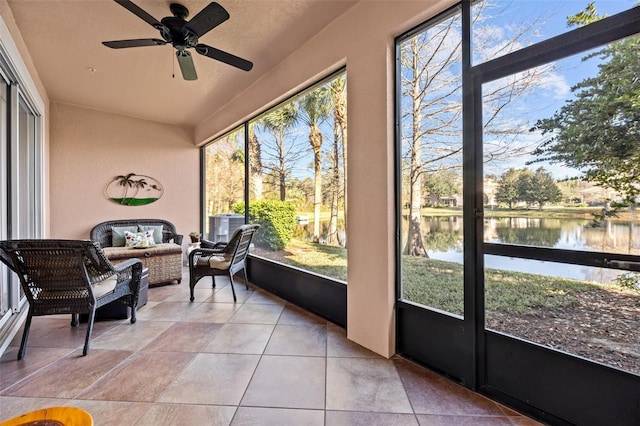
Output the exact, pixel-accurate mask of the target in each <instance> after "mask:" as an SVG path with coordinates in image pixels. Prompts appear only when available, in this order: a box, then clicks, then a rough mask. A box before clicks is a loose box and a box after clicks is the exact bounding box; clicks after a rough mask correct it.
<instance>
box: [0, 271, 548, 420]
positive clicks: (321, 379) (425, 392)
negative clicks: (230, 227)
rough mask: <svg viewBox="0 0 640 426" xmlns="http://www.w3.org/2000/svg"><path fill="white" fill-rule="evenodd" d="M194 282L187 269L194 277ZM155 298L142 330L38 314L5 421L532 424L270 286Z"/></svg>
mask: <svg viewBox="0 0 640 426" xmlns="http://www.w3.org/2000/svg"><path fill="white" fill-rule="evenodd" d="M185 272H186V271H185ZM217 283H218V285H217V287H216V289H215V290H213V289H211V287H210V285H209V284H208V282H200V283H199V285H198V287H196V300H195V301H194V302H193V303H191V302H189V285H188V276H187V275H185V276H184V279H183V281H182V284H180V285H169V286H163V287H155V288H152V289H150V290H149V302H148V303H147V305H146V306H143V307H142V308H140V309H139V311H138V321H137V322H136V323H135V324H131V323H130V322H129V321H128V320H111V321H99V322H96V324H95V326H94V332H93V339H92V344H91V351H90V352H89V355H88V356H87V357H82V356H81V355H82V345H83V344H84V333H85V331H86V324H81V325H80V326H79V327H77V328H75V329H72V328H71V327H70V326H69V318H68V317H67V316H55V317H39V318H34V320H33V323H32V326H31V333H30V336H29V341H28V346H27V353H26V356H25V359H24V360H22V361H17V360H16V355H17V350H18V346H19V339H20V336H21V334H19V335H18V336H16V338H15V339H14V340H13V342H12V344H11V346H10V347H9V348H8V349H7V351H5V353H4V355H3V356H2V358H1V359H0V421H1V420H5V419H8V418H11V417H14V416H17V415H19V414H22V413H25V412H28V411H31V410H36V409H39V408H43V407H47V406H59V405H71V406H77V407H80V408H83V409H85V410H87V411H88V412H89V413H91V415H92V416H93V419H94V423H95V424H96V425H103V426H104V425H117V426H121V425H153V426H157V425H181V426H183V425H230V424H231V425H278V426H281V425H296V426H297V425H366V426H370V425H385V426H386V425H398V426H401V425H535V424H538V423H537V422H535V421H533V420H531V419H529V418H527V417H524V416H522V415H520V414H519V413H516V412H514V411H512V410H510V409H508V408H506V407H504V406H501V405H499V404H497V403H495V402H493V401H491V400H489V399H486V398H484V397H482V396H480V395H478V394H475V393H473V392H470V391H469V390H467V389H465V388H463V387H460V386H458V385H457V384H455V383H452V382H450V381H449V380H447V379H445V378H443V377H441V376H439V375H437V374H434V373H432V372H430V371H428V370H425V369H423V368H420V367H418V366H416V365H414V364H412V363H411V362H408V361H406V360H404V359H402V358H399V357H394V358H393V359H391V360H388V359H385V358H383V357H380V356H378V355H376V354H374V353H372V352H370V351H368V350H366V349H364V348H362V347H360V346H358V345H357V344H354V343H352V342H350V341H348V340H347V339H346V333H345V331H344V329H342V328H340V327H337V326H335V325H333V324H331V323H328V322H327V321H324V320H322V319H321V318H318V317H316V316H314V315H312V314H310V313H308V312H306V311H304V310H302V309H300V308H297V307H296V306H294V305H292V304H289V303H287V302H286V301H284V300H282V299H280V298H278V297H275V296H273V295H271V294H269V293H267V292H264V291H262V290H260V289H253V288H252V289H251V290H249V291H247V290H245V288H244V285H237V286H236V292H237V293H238V302H237V303H235V304H234V303H233V299H232V296H231V289H230V288H229V287H228V285H229V284H228V281H227V282H226V283H225V281H224V278H221V277H218V278H217Z"/></svg>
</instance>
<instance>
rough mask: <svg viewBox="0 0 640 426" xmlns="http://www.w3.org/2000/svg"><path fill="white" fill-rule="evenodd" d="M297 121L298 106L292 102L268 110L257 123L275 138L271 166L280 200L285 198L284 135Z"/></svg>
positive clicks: (285, 160)
mask: <svg viewBox="0 0 640 426" xmlns="http://www.w3.org/2000/svg"><path fill="white" fill-rule="evenodd" d="M297 122H298V106H297V105H296V104H295V103H293V102H290V103H288V104H285V105H283V106H281V107H279V108H277V109H275V110H273V111H270V112H268V113H267V114H265V115H264V116H263V117H262V118H261V119H260V122H259V125H261V126H262V128H264V129H265V130H266V131H268V132H269V133H271V134H272V135H273V137H274V138H275V151H276V164H275V166H274V167H272V170H273V172H274V173H275V177H276V179H277V180H278V186H279V188H280V200H281V201H285V200H286V182H287V174H288V170H287V167H286V164H287V160H288V158H287V154H288V152H287V149H286V147H285V136H286V133H287V131H288V130H289V129H291V128H292V127H293V126H295V124H296V123H297Z"/></svg>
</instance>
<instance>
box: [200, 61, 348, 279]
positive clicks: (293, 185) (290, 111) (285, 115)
mask: <svg viewBox="0 0 640 426" xmlns="http://www.w3.org/2000/svg"><path fill="white" fill-rule="evenodd" d="M204 152H205V163H206V166H205V167H206V171H205V179H206V185H205V186H206V195H205V199H206V210H207V215H208V217H209V223H208V224H207V226H208V228H207V233H208V234H209V236H210V237H211V238H212V239H215V238H218V239H219V240H221V239H222V237H219V236H218V235H217V234H216V232H217V231H216V229H217V228H216V226H217V225H218V224H220V223H224V225H223V226H224V227H226V226H227V225H226V223H228V224H229V225H228V226H229V228H230V231H229V232H232V228H234V227H235V226H237V225H238V224H240V223H243V222H242V221H243V220H244V215H245V213H246V214H248V222H250V223H258V224H260V225H261V228H260V230H259V231H258V233H257V234H256V237H255V239H254V242H255V247H254V249H253V251H252V254H253V255H256V256H260V257H263V258H267V259H270V260H273V261H276V262H280V263H284V264H287V265H290V266H295V267H297V268H300V269H303V270H305V271H309V272H313V273H317V274H320V275H324V276H327V277H330V278H333V279H337V280H342V281H346V276H347V251H346V217H347V200H346V185H347V175H346V162H347V116H346V73H345V72H340V73H338V74H335V75H333V76H331V77H329V78H327V79H325V80H323V81H321V82H319V83H317V84H316V85H314V86H313V87H310V88H308V89H307V90H305V91H303V92H301V93H300V94H298V95H296V96H294V97H292V98H289V99H287V100H286V101H284V102H282V103H281V104H279V105H276V106H275V107H273V108H271V109H269V110H267V111H265V112H264V113H262V114H260V115H259V116H257V117H255V118H253V119H252V120H250V121H249V122H247V123H245V124H244V125H243V126H242V127H239V128H237V129H234V130H233V131H231V132H229V133H227V134H226V135H224V136H222V137H220V138H217V139H216V140H214V141H213V142H212V143H210V144H209V145H207V146H206V147H205V148H204ZM245 176H247V178H246V180H245ZM245 194H246V195H245ZM245 197H248V199H245ZM246 202H248V205H246Z"/></svg>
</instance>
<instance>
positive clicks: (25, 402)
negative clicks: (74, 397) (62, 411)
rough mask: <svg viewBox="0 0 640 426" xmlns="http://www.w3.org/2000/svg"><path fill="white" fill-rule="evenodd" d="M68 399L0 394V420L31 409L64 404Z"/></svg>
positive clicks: (19, 414)
mask: <svg viewBox="0 0 640 426" xmlns="http://www.w3.org/2000/svg"><path fill="white" fill-rule="evenodd" d="M67 401H68V399H57V398H20V397H12V396H0V422H1V421H5V420H9V419H12V418H14V417H18V416H21V415H23V414H26V413H29V412H31V411H35V410H40V409H42V408H47V407H60V406H63V405H66V403H67Z"/></svg>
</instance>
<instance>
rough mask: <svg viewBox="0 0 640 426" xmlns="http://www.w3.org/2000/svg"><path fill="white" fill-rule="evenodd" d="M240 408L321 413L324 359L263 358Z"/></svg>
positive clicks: (323, 404)
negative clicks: (269, 408) (254, 407)
mask: <svg viewBox="0 0 640 426" xmlns="http://www.w3.org/2000/svg"><path fill="white" fill-rule="evenodd" d="M241 405H242V406H258V407H273V408H278V407H280V408H307V409H323V408H324V406H325V359H324V358H318V357H299V356H271V355H269V356H267V355H263V356H262V359H260V364H258V368H257V369H256V372H255V374H254V375H253V378H252V379H251V382H250V383H249V387H248V388H247V392H246V393H245V395H244V397H243V398H242V403H241Z"/></svg>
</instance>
